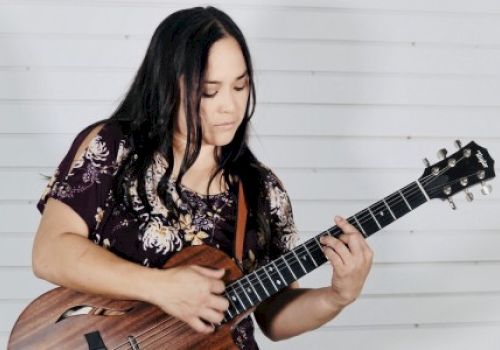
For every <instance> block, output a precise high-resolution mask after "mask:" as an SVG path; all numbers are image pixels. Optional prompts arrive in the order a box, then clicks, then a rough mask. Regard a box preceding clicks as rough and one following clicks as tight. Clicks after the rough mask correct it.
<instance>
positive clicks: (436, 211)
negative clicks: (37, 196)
mask: <svg viewBox="0 0 500 350" xmlns="http://www.w3.org/2000/svg"><path fill="white" fill-rule="evenodd" d="M35 204H36V203H35V202H31V203H23V202H19V203H1V202H0V232H6V233H15V232H35V230H36V228H37V226H38V221H39V218H40V216H39V213H38V211H37V209H36V207H35ZM370 204H371V203H370V202H358V201H352V202H351V201H349V202H346V201H329V202H307V201H296V202H294V203H292V207H293V212H294V217H295V222H296V223H297V227H298V229H299V230H300V231H311V232H317V233H319V232H321V231H323V230H325V229H327V228H329V227H330V226H332V225H333V217H334V215H344V216H350V215H353V214H355V213H357V212H358V211H359V210H361V209H364V208H366V207H367V206H368V205H370ZM457 206H458V208H459V209H458V210H457V211H453V210H451V209H450V208H449V206H448V204H447V203H444V202H443V203H442V202H441V201H432V202H430V203H428V204H424V205H423V207H420V208H418V209H417V210H416V211H415V212H414V213H410V214H408V215H407V216H405V217H403V218H401V219H400V220H398V221H396V222H394V223H393V224H391V225H390V226H388V227H387V228H385V229H384V230H385V231H398V230H399V231H409V230H415V231H422V230H430V229H432V230H438V231H439V230H447V231H448V230H462V229H464V228H468V227H470V225H471V223H474V228H475V229H476V230H499V227H500V222H499V220H500V217H499V216H498V215H496V214H495V213H497V212H498V202H497V201H479V200H477V201H475V202H474V203H466V202H465V201H463V202H458V201H457Z"/></svg>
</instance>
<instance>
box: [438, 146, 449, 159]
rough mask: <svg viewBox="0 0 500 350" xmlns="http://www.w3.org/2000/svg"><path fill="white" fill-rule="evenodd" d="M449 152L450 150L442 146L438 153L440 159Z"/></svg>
mask: <svg viewBox="0 0 500 350" xmlns="http://www.w3.org/2000/svg"><path fill="white" fill-rule="evenodd" d="M447 154H448V151H447V150H446V148H442V149H440V150H439V151H438V153H437V156H438V158H439V159H440V160H443V159H445V158H446V155H447Z"/></svg>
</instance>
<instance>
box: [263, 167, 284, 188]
mask: <svg viewBox="0 0 500 350" xmlns="http://www.w3.org/2000/svg"><path fill="white" fill-rule="evenodd" d="M260 165H261V175H262V182H263V185H264V188H265V189H266V192H269V191H272V190H275V189H280V190H282V191H285V186H284V184H283V182H282V181H281V179H280V178H279V177H278V175H277V174H276V173H275V172H274V171H273V170H272V169H271V168H270V167H268V166H266V165H264V164H262V163H261V164H260Z"/></svg>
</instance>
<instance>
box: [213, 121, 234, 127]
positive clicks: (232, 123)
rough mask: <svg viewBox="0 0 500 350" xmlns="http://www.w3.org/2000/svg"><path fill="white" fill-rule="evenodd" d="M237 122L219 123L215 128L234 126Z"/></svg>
mask: <svg viewBox="0 0 500 350" xmlns="http://www.w3.org/2000/svg"><path fill="white" fill-rule="evenodd" d="M235 123H236V122H234V121H228V122H222V123H217V124H214V126H232V125H234V124H235Z"/></svg>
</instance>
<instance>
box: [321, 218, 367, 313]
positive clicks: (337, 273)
mask: <svg viewBox="0 0 500 350" xmlns="http://www.w3.org/2000/svg"><path fill="white" fill-rule="evenodd" d="M335 223H336V224H337V226H338V227H339V228H340V229H341V230H342V232H343V233H342V234H341V235H340V236H339V238H338V239H337V238H335V237H333V236H327V235H325V236H322V237H321V238H320V242H321V244H323V245H324V246H323V252H324V253H325V256H326V257H327V258H328V260H329V261H330V263H331V265H332V267H333V276H332V285H331V290H329V292H330V293H329V295H328V301H329V302H331V303H333V304H334V305H335V306H336V307H345V306H347V305H348V304H350V303H352V302H353V301H354V300H356V299H357V297H358V296H359V294H360V293H361V289H362V288H363V285H364V283H365V280H366V277H367V276H368V272H369V271H370V268H371V265H372V262H373V251H372V250H371V249H370V247H369V246H368V244H367V243H366V241H365V239H364V238H363V236H362V235H361V233H360V232H359V231H358V230H357V229H356V228H355V227H354V226H353V225H351V224H350V223H349V222H347V220H345V219H344V218H341V217H339V216H337V217H335Z"/></svg>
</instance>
